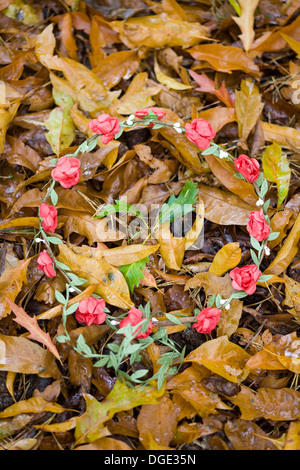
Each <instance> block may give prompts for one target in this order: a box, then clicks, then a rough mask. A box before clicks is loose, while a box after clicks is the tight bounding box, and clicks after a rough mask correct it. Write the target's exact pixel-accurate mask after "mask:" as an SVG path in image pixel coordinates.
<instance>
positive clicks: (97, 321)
mask: <svg viewBox="0 0 300 470" xmlns="http://www.w3.org/2000/svg"><path fill="white" fill-rule="evenodd" d="M104 308H105V301H104V300H103V299H95V297H89V298H88V299H85V300H82V301H81V302H79V306H78V309H77V310H76V312H75V318H76V320H77V321H78V322H80V323H85V324H86V325H88V326H90V325H101V324H102V323H104V322H105V320H106V313H105V312H104Z"/></svg>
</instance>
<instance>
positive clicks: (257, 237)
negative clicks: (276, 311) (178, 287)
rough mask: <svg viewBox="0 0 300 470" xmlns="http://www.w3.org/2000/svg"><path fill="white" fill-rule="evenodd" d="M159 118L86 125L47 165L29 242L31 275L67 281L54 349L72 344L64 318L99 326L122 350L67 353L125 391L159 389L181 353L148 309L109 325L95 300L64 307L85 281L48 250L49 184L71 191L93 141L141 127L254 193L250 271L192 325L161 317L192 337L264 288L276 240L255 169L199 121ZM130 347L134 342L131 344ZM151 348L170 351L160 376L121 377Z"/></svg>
mask: <svg viewBox="0 0 300 470" xmlns="http://www.w3.org/2000/svg"><path fill="white" fill-rule="evenodd" d="M164 116H165V112H164V111H163V110H161V109H159V108H154V107H152V108H146V109H142V110H139V111H137V112H136V113H135V115H131V116H129V118H128V119H126V120H124V121H122V122H120V121H119V120H118V119H116V118H113V117H111V116H110V115H109V114H103V115H101V116H99V117H98V118H97V119H93V120H92V121H90V122H89V127H90V129H91V131H92V132H94V135H93V136H92V137H90V138H89V139H87V140H86V141H85V142H83V143H82V144H81V145H80V146H79V147H78V148H77V150H76V152H75V153H73V154H68V155H65V156H63V157H61V158H59V159H57V158H55V159H53V160H52V161H53V163H54V164H55V168H54V169H53V170H52V172H51V177H52V179H51V180H50V181H49V183H48V190H47V193H46V196H45V198H44V200H43V202H42V204H41V205H40V207H39V220H40V229H39V231H38V233H37V234H36V235H35V239H34V240H35V242H37V243H39V242H43V243H44V244H45V249H44V250H43V251H42V252H40V254H39V257H38V268H39V269H40V270H42V271H44V273H45V274H46V276H48V277H50V278H52V277H55V276H56V271H59V272H60V273H61V274H62V275H63V276H64V277H65V279H66V296H64V295H63V294H62V293H60V292H58V291H56V293H55V294H56V299H57V301H58V302H60V303H61V304H62V306H63V310H62V319H63V324H64V329H65V334H64V335H61V336H58V337H56V340H57V341H58V342H66V341H69V342H71V338H70V336H69V333H68V332H67V328H66V324H67V317H68V315H71V314H75V319H76V320H77V321H78V322H80V323H84V324H86V325H92V324H97V325H100V324H103V323H106V324H107V325H109V326H110V327H111V328H112V329H114V330H115V331H116V333H117V334H118V335H123V336H124V339H123V341H122V342H121V344H117V343H112V344H108V349H109V352H108V353H106V354H98V353H95V351H94V350H93V349H92V348H90V347H89V346H88V345H87V344H86V342H85V339H84V337H83V336H82V335H80V336H79V338H78V339H77V343H76V345H73V347H74V349H75V350H76V351H78V352H79V353H80V354H82V355H83V356H85V357H91V358H93V359H98V360H97V362H96V363H94V365H95V366H98V367H100V366H101V367H103V366H107V367H112V368H113V369H114V370H115V373H116V375H117V376H118V377H119V378H120V379H124V380H126V381H127V382H128V384H132V383H148V382H149V381H153V380H154V379H157V383H158V388H160V387H161V386H162V384H163V382H164V380H165V377H166V375H168V374H174V373H176V371H177V370H178V367H180V365H179V366H177V367H175V368H174V367H173V366H172V363H173V362H174V359H176V361H177V363H178V357H180V361H179V362H180V364H181V363H182V361H183V359H184V352H185V351H184V350H183V351H182V353H181V354H180V353H179V352H178V350H177V348H176V343H174V342H173V341H172V340H170V339H169V338H168V335H167V333H166V330H165V329H164V328H163V327H161V326H160V327H158V325H159V322H158V320H157V319H156V318H154V317H153V316H151V311H150V304H149V303H148V304H147V305H146V307H142V306H139V308H132V309H130V310H129V312H128V313H127V314H125V315H121V316H119V317H115V316H111V315H110V314H109V310H108V308H107V307H106V303H105V301H104V300H103V299H101V298H99V296H97V295H91V296H90V297H88V298H86V299H84V300H81V301H80V302H76V303H74V302H73V303H72V302H70V294H72V293H78V294H81V292H82V291H81V290H80V289H79V288H78V286H80V285H82V284H85V283H86V279H81V278H79V277H78V276H76V275H75V274H74V273H72V272H71V270H70V268H69V267H68V266H67V265H65V264H63V263H61V262H60V261H58V260H57V259H56V257H55V254H54V252H53V249H52V245H57V244H60V243H63V242H62V240H61V239H60V238H58V237H56V236H55V235H54V232H55V230H56V228H57V209H56V207H55V206H56V205H57V202H58V196H57V193H56V191H55V184H56V183H59V184H60V185H61V186H62V187H63V188H71V187H73V186H75V185H76V184H77V183H78V182H79V180H80V177H81V172H80V160H79V159H78V158H77V156H78V155H79V154H80V153H81V154H82V153H85V152H90V151H92V150H93V149H94V148H95V147H96V145H97V142H98V139H99V138H100V139H101V142H102V143H103V144H105V145H106V144H108V143H109V142H110V141H112V140H116V139H118V138H119V137H120V136H121V134H122V133H123V132H124V130H125V129H126V130H127V129H130V128H133V127H134V128H135V127H137V128H138V127H145V126H146V127H149V128H152V129H159V128H162V127H167V128H169V129H174V130H175V131H177V132H178V133H185V135H186V137H187V139H188V140H189V141H191V142H192V143H193V144H195V145H196V146H197V147H198V148H199V149H200V150H202V155H205V154H206V155H214V156H216V157H217V158H219V159H225V160H227V161H230V162H232V163H234V166H235V168H236V171H237V173H236V174H235V176H236V177H237V178H240V179H244V180H246V181H248V182H250V183H252V185H253V186H254V189H255V192H256V194H257V197H258V199H257V203H256V205H257V207H258V210H257V211H254V212H251V213H250V214H249V221H248V224H247V231H248V233H249V236H250V240H251V246H252V248H253V249H251V257H252V261H253V263H252V264H250V265H246V266H243V267H236V268H234V269H233V270H231V271H230V272H229V275H230V277H231V279H232V287H233V289H234V291H233V293H232V294H231V296H230V298H229V299H222V297H221V295H220V294H218V295H216V294H215V295H213V296H211V297H210V299H209V301H208V302H207V307H206V308H204V309H203V310H202V311H199V310H198V309H197V310H195V315H194V316H193V317H184V318H182V319H181V320H179V319H178V318H177V317H173V316H172V315H169V316H167V318H168V319H169V320H170V322H171V323H172V322H173V324H183V323H185V324H188V323H190V324H192V326H193V328H195V329H196V331H197V332H198V333H203V334H208V333H211V332H212V331H213V329H214V328H215V327H216V325H217V324H218V322H219V320H220V317H221V312H222V309H226V310H228V309H229V308H230V302H231V301H232V300H233V299H241V298H243V297H246V296H249V295H252V294H253V293H254V292H255V291H256V283H257V282H260V283H261V282H267V281H269V280H270V279H271V278H272V276H266V275H262V272H261V271H260V269H259V268H260V265H261V262H262V259H263V257H264V256H265V255H267V256H268V255H269V254H270V250H269V248H268V246H267V243H268V241H271V240H274V239H276V238H277V237H278V235H279V234H278V233H271V228H270V219H269V217H268V215H267V211H268V208H269V205H270V200H265V197H266V195H267V193H268V182H267V180H266V178H265V177H264V174H263V173H262V172H260V165H259V162H258V161H257V160H256V159H255V158H249V157H248V156H247V155H240V156H239V157H238V158H233V157H232V156H231V155H230V154H229V153H228V152H226V151H225V150H224V149H223V148H222V147H221V146H219V145H217V144H215V143H214V142H213V139H214V137H215V135H216V133H215V131H214V130H213V129H212V128H211V126H210V124H209V123H208V122H207V121H205V120H203V119H194V120H193V121H192V122H191V123H186V124H185V125H184V126H182V125H181V123H178V122H176V123H167V122H164V121H163V120H162V119H163V118H164ZM48 200H51V203H52V205H48V204H47V201H48ZM133 340H135V341H134V342H133ZM155 341H159V342H160V343H162V344H164V345H166V346H168V347H169V350H171V352H168V353H165V354H164V355H163V356H162V357H161V358H160V360H159V361H158V362H159V364H160V369H159V372H157V373H156V374H155V375H153V376H152V377H148V378H147V380H145V379H143V377H145V376H147V374H148V375H149V371H148V370H146V369H143V370H138V371H136V372H134V373H133V374H131V375H129V374H127V373H126V372H124V371H123V370H122V367H121V365H122V363H123V362H124V361H125V360H127V359H128V357H130V359H129V363H130V365H132V364H133V363H134V362H135V361H136V360H138V359H141V356H140V353H141V352H142V351H143V350H144V349H146V348H147V347H148V346H149V345H151V343H153V342H155ZM71 343H72V342H71Z"/></svg>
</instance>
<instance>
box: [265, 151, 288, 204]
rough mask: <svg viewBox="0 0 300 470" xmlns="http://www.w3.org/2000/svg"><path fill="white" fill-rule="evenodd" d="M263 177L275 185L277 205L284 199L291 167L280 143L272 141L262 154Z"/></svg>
mask: <svg viewBox="0 0 300 470" xmlns="http://www.w3.org/2000/svg"><path fill="white" fill-rule="evenodd" d="M262 164H263V169H264V174H265V177H266V178H267V179H268V180H269V181H271V182H272V183H276V185H277V192H278V195H277V207H280V206H281V204H282V203H283V201H284V200H285V198H286V196H287V194H288V191H289V185H290V179H291V169H290V164H289V160H288V158H287V156H286V154H283V153H282V149H281V147H280V145H278V144H277V143H274V144H272V145H269V146H268V147H267V148H266V151H265V153H264V154H263V156H262Z"/></svg>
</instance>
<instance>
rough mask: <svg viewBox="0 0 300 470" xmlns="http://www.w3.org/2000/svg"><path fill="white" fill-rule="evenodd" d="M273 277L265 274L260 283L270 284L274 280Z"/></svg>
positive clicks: (259, 280)
mask: <svg viewBox="0 0 300 470" xmlns="http://www.w3.org/2000/svg"><path fill="white" fill-rule="evenodd" d="M272 277H273V276H270V275H266V274H264V275H263V276H260V278H259V279H258V282H268V281H269V280H270V279H272Z"/></svg>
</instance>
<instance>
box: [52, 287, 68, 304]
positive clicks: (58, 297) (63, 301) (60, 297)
mask: <svg viewBox="0 0 300 470" xmlns="http://www.w3.org/2000/svg"><path fill="white" fill-rule="evenodd" d="M55 298H56V300H57V302H59V303H61V304H63V305H65V304H66V302H67V300H66V299H65V297H64V296H63V295H62V294H61V293H60V292H59V291H58V290H56V291H55Z"/></svg>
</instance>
